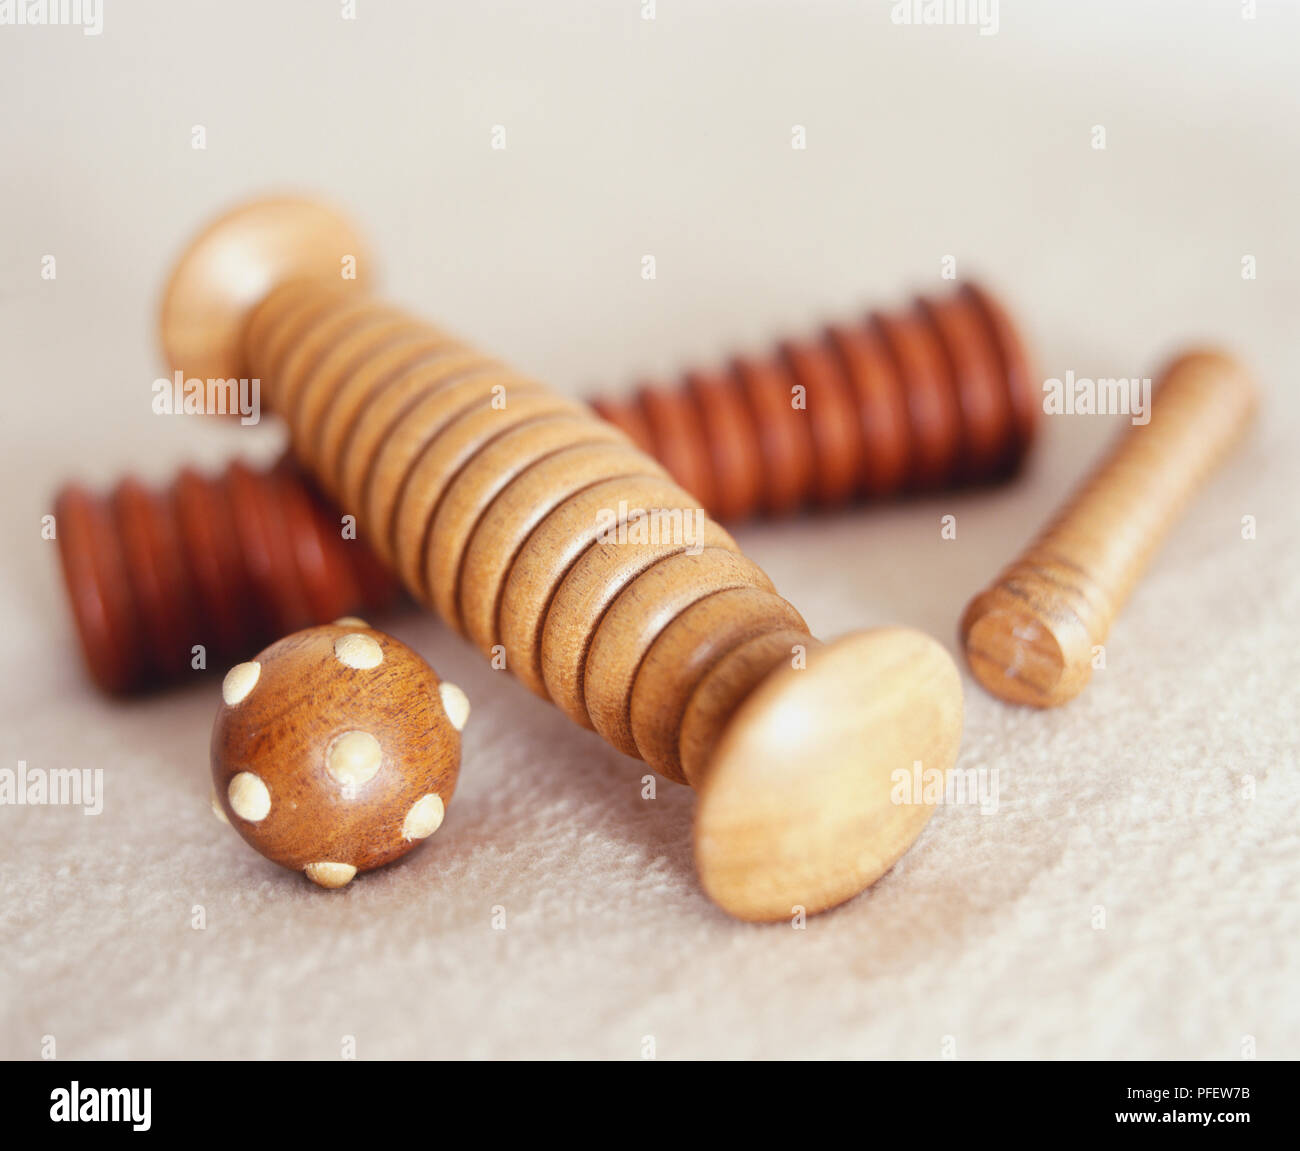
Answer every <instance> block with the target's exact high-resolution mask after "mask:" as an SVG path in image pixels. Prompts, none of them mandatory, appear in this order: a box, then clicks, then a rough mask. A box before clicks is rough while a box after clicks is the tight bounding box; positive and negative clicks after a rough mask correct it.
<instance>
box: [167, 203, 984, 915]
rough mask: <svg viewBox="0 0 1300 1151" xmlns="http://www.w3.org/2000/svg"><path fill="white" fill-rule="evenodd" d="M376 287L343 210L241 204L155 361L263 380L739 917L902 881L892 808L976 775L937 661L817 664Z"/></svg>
mask: <svg viewBox="0 0 1300 1151" xmlns="http://www.w3.org/2000/svg"><path fill="white" fill-rule="evenodd" d="M349 258H351V260H354V261H355V264H356V267H357V269H358V271H359V275H358V278H357V279H355V280H345V279H343V278H342V277H341V275H340V268H342V267H346V266H348V265H349V263H350V260H349ZM367 269H368V261H367V260H366V258H365V256H364V254H363V250H362V245H361V241H360V239H359V238H358V236H357V235H356V233H355V232H354V231H353V230H352V228H351V227H350V225H349V224H348V223H347V222H346V221H345V220H344V219H342V218H341V217H339V216H337V215H336V214H334V213H333V212H331V211H329V210H328V209H325V208H323V207H321V206H320V205H318V204H315V203H311V202H307V201H296V200H276V201H262V202H257V203H253V204H250V205H248V206H246V207H244V208H241V209H239V210H237V211H235V212H233V213H230V214H229V215H227V216H225V217H223V218H222V219H221V220H220V221H218V222H217V223H216V224H215V225H213V226H212V227H210V228H209V229H208V230H207V231H206V232H204V233H203V234H202V235H201V236H200V237H199V239H198V240H197V241H196V242H195V243H194V244H193V245H192V246H191V247H190V248H189V250H188V251H187V252H186V253H185V254H184V255H183V257H182V259H181V261H180V262H179V264H178V266H177V269H176V271H175V272H174V274H173V276H172V279H171V282H170V285H169V287H168V289H167V292H166V298H165V300H164V303H163V310H162V337H163V343H164V347H165V348H166V350H167V353H168V356H169V358H170V360H171V362H172V365H173V367H174V368H176V369H180V370H183V371H184V372H185V373H186V374H187V375H190V376H202V377H207V376H221V377H226V378H228V377H231V376H235V377H239V376H247V377H250V378H253V377H256V378H258V379H260V380H261V383H262V390H263V399H264V401H265V403H266V405H267V407H268V408H270V409H271V410H273V411H275V412H277V413H278V414H279V415H281V416H283V417H284V419H285V420H286V421H287V423H288V425H289V429H290V435H291V441H292V444H293V449H294V452H295V454H296V455H297V457H298V459H299V460H300V461H301V462H302V463H303V464H304V466H305V467H307V468H308V469H309V470H310V471H311V472H312V473H313V474H314V476H315V477H316V479H317V481H318V482H319V483H320V484H321V486H322V487H323V488H324V489H325V490H326V491H327V492H329V493H330V494H331V495H333V496H334V497H335V498H336V499H337V500H338V501H339V504H340V507H341V509H342V511H343V512H345V513H349V514H352V515H355V516H356V517H357V523H358V527H359V529H360V531H361V533H362V535H363V536H365V537H366V538H367V539H368V540H369V542H370V543H371V545H372V546H373V547H374V548H375V550H376V551H377V552H378V553H379V554H380V555H381V556H382V557H384V558H385V559H387V560H388V561H389V562H390V563H391V564H393V565H394V566H395V567H396V569H397V571H398V572H399V573H400V574H401V576H402V579H403V581H404V582H405V584H406V586H407V587H408V588H409V590H410V591H411V593H412V594H413V595H414V596H415V597H416V598H417V599H418V600H420V601H421V602H423V603H425V604H426V605H429V606H430V607H433V608H435V609H436V610H437V611H438V613H439V614H440V615H441V616H442V618H443V619H444V620H446V622H447V623H448V624H449V625H451V626H452V627H454V628H455V629H457V630H458V631H459V632H461V633H462V634H463V635H465V636H467V637H468V638H469V639H470V640H472V641H473V643H474V644H475V645H477V646H478V647H479V648H480V649H481V650H482V651H483V652H484V653H486V654H489V655H494V656H498V657H499V656H501V655H504V657H505V661H506V666H507V667H508V668H509V670H511V671H513V672H514V673H515V674H516V675H518V676H519V677H520V678H521V679H522V680H523V681H524V682H525V683H526V684H527V685H528V686H529V687H530V688H531V689H532V690H533V691H535V692H537V693H538V694H539V695H542V696H544V697H546V698H549V699H551V700H553V701H554V702H555V703H556V704H557V706H559V707H560V708H562V709H563V710H564V711H565V712H566V713H567V714H568V715H569V716H570V717H572V718H573V719H574V720H575V721H577V722H578V723H580V724H583V725H585V726H588V727H593V728H595V730H596V731H598V732H599V733H600V734H601V735H602V736H603V737H604V738H605V739H607V740H608V741H609V742H610V743H611V744H613V745H614V746H615V747H617V748H619V749H620V750H622V751H625V752H627V753H628V754H630V755H635V756H639V757H640V758H643V759H645V760H646V761H647V762H648V763H650V764H651V765H652V766H653V767H654V768H655V769H656V770H658V771H659V772H661V773H662V774H663V775H665V776H667V777H668V778H670V779H674V780H680V781H683V782H686V783H689V784H690V785H691V786H692V787H694V788H695V789H696V790H697V791H698V793H699V804H698V808H697V813H696V827H695V856H696V862H697V865H698V868H699V873H700V877H701V880H702V882H703V885H704V887H705V889H706V890H707V891H708V893H709V894H710V896H712V898H713V899H714V900H716V901H717V903H718V904H719V905H721V906H722V907H723V908H725V909H726V910H727V911H729V912H730V913H732V914H733V915H737V916H740V917H741V918H744V919H752V920H774V919H783V918H788V917H790V916H792V915H795V914H797V913H798V911H799V910H800V909H803V910H804V911H806V912H808V913H812V912H816V911H821V910H824V909H825V908H828V907H832V906H834V905H836V904H838V903H840V902H842V901H844V900H846V899H848V898H850V897H851V896H853V895H855V894H856V893H857V892H859V891H861V890H862V889H863V888H865V887H867V886H868V885H869V884H871V883H872V882H873V881H874V880H875V879H877V878H878V877H879V876H880V875H882V874H883V873H884V872H885V871H887V870H888V869H889V868H890V867H891V866H892V865H893V863H894V862H895V861H896V860H897V859H898V858H899V856H900V855H902V854H903V852H904V851H906V849H907V848H908V846H909V845H910V844H911V843H912V842H913V841H914V840H915V839H916V837H917V835H918V834H919V833H920V830H921V828H922V827H923V826H924V825H925V822H926V820H927V819H928V818H929V816H930V815H931V813H932V810H933V809H932V807H931V806H929V805H926V804H923V803H916V804H902V803H895V802H894V795H895V792H896V789H895V787H894V783H895V782H896V781H897V780H898V779H899V778H900V776H901V774H906V775H908V776H910V773H911V772H912V770H913V766H914V764H915V763H916V762H917V761H920V762H921V763H922V764H923V765H924V766H925V767H927V768H935V769H938V770H941V771H946V770H947V769H948V768H949V767H951V765H952V763H953V761H954V759H955V758H956V755H957V749H958V744H959V742H960V737H961V713H962V699H961V683H960V677H959V675H958V673H957V670H956V667H955V666H954V664H953V662H952V660H951V659H950V658H949V656H948V654H947V653H946V652H945V651H944V649H943V648H942V647H941V646H940V645H939V644H938V643H936V642H935V641H934V640H932V639H930V638H929V637H927V636H924V635H921V634H919V633H917V632H913V631H909V630H906V629H901V628H890V629H880V630H876V631H870V632H860V633H855V634H851V635H848V636H844V637H843V638H841V639H838V640H836V641H834V642H832V643H829V644H822V643H820V642H818V641H817V640H815V639H813V638H812V636H810V635H809V634H808V629H807V627H806V626H805V624H804V622H803V619H802V618H801V617H800V615H799V613H798V612H797V611H796V610H795V609H794V608H793V607H792V606H791V605H790V604H789V603H787V602H786V601H785V600H784V599H782V598H781V597H780V596H779V595H778V594H777V593H776V591H775V590H774V589H773V587H772V583H771V581H770V580H769V579H768V578H767V576H766V575H765V574H764V573H763V572H762V571H761V570H760V569H759V568H758V567H757V566H756V565H755V564H753V563H752V562H751V561H750V560H748V559H746V558H745V557H744V556H743V555H741V554H740V552H739V550H738V549H737V547H736V544H735V542H734V541H733V540H732V538H731V537H730V536H729V535H728V534H727V533H726V532H725V531H724V530H723V529H722V528H721V527H719V526H718V525H717V524H716V523H714V522H713V521H712V520H710V519H709V518H708V517H707V516H704V515H703V513H702V512H699V509H698V501H697V500H696V499H695V497H694V496H693V495H691V494H689V493H688V492H686V491H684V490H682V489H681V488H680V487H678V486H677V485H676V484H675V483H674V482H673V481H672V478H671V477H670V476H669V474H668V473H667V471H665V469H664V468H663V467H662V466H661V465H660V464H659V463H657V462H656V461H655V460H654V459H652V458H651V457H650V456H648V455H646V454H645V453H644V452H642V451H641V450H640V449H638V448H637V447H635V446H634V445H633V443H632V442H631V440H629V439H628V438H627V437H626V436H625V435H624V434H623V433H622V432H620V431H618V430H617V429H615V428H613V427H612V426H611V425H610V424H608V423H606V422H604V421H602V420H601V419H599V418H598V417H597V416H596V415H595V414H594V413H593V412H591V411H590V409H588V408H586V407H585V406H583V405H581V404H578V403H575V402H573V401H569V400H566V399H564V398H562V397H558V396H556V395H555V394H553V393H552V392H550V391H548V390H547V389H546V388H544V387H543V386H542V385H540V384H539V383H537V382H536V381H534V380H532V379H529V378H528V377H526V376H522V375H519V374H518V373H516V372H514V371H513V370H511V369H510V368H507V367H505V366H504V365H502V364H500V363H498V362H497V361H495V360H492V359H490V358H489V357H487V356H483V355H481V354H479V353H477V352H475V351H474V350H473V349H470V348H467V347H466V346H464V345H463V344H461V343H460V342H459V341H457V340H454V339H452V338H450V337H448V336H446V335H444V334H443V333H441V332H439V331H437V330H436V329H434V328H432V327H430V326H428V325H426V324H422V323H419V322H417V321H415V320H414V319H412V318H411V317H408V316H406V315H405V314H404V313H402V312H400V311H399V310H397V309H395V308H391V307H388V306H386V305H382V304H379V303H377V302H376V301H375V300H374V299H373V298H372V297H371V296H370V295H369V293H368V289H367V287H366V285H365V282H364V278H363V277H364V274H365V271H366V270H367ZM647 511H653V512H656V513H658V514H657V515H656V516H655V517H654V518H653V520H652V519H651V518H650V517H648V516H647V515H646V514H644V513H645V512H647ZM697 512H698V517H697ZM652 523H653V524H654V525H655V526H656V527H657V528H659V529H661V530H659V531H658V532H657V533H656V532H651V531H649V530H648V529H649V527H650V525H651V524H652ZM688 526H689V528H690V529H691V530H690V531H689V532H688V530H687V527H688ZM697 526H698V530H696V529H697Z"/></svg>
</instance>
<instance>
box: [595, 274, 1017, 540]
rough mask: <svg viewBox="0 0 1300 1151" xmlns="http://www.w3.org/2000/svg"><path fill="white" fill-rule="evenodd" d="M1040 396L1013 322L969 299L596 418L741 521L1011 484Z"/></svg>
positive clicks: (953, 297) (651, 394) (645, 391)
mask: <svg viewBox="0 0 1300 1151" xmlns="http://www.w3.org/2000/svg"><path fill="white" fill-rule="evenodd" d="M1032 380H1033V370H1032V368H1031V365H1030V362H1029V359H1028V356H1027V353H1026V351H1025V346H1024V343H1023V342H1022V341H1021V339H1020V336H1019V334H1018V333H1017V331H1016V328H1015V325H1014V324H1013V323H1012V322H1011V320H1010V318H1009V317H1008V315H1007V312H1006V310H1005V309H1004V308H1003V307H1002V305H1001V304H1000V303H998V301H997V300H996V299H995V298H994V297H993V296H992V295H991V294H990V293H989V292H987V291H986V290H984V289H983V288H980V287H977V286H976V285H974V284H964V285H961V286H959V287H958V288H957V289H956V290H955V291H954V292H952V293H951V294H950V295H947V296H945V297H942V298H931V297H923V298H921V299H919V300H917V301H915V303H913V305H912V306H911V307H909V308H907V309H905V310H900V311H897V312H874V313H872V314H871V315H870V316H868V317H867V318H865V319H864V320H862V321H860V322H859V323H856V324H834V325H831V326H830V327H828V328H826V329H825V330H824V331H823V332H821V333H820V334H818V335H816V336H813V337H810V338H808V339H804V340H786V341H783V342H781V343H780V344H778V345H777V347H776V349H775V350H774V351H772V352H771V353H769V354H768V355H766V356H762V357H757V358H754V357H748V356H742V357H738V358H736V359H735V360H734V361H733V362H732V363H731V364H730V366H728V367H726V368H721V369H716V370H711V371H689V372H687V373H685V375H684V377H683V379H682V381H681V383H680V384H678V385H676V386H673V387H655V386H648V387H643V388H641V389H640V390H639V391H638V392H636V393H635V394H634V395H633V396H632V397H631V398H629V399H612V398H611V399H607V398H597V399H595V400H593V401H592V407H594V408H595V410H596V411H597V412H598V413H599V414H600V415H601V416H603V417H604V418H605V419H607V420H609V421H610V422H611V423H613V424H616V425H617V426H618V427H620V428H622V429H623V430H624V431H625V432H627V433H628V435H630V436H631V437H632V438H633V439H634V440H635V441H636V442H637V444H638V445H639V446H640V447H642V448H644V449H645V450H646V451H648V452H650V453H651V454H652V455H654V456H656V457H657V458H658V459H659V460H660V462H661V463H663V464H664V466H665V467H667V468H668V470H669V471H670V472H671V473H672V475H673V478H674V479H676V480H677V482H678V483H680V484H681V485H682V486H683V487H685V488H686V489H687V490H688V491H690V492H693V493H694V494H695V495H696V496H697V497H698V498H699V499H700V501H701V503H703V504H704V506H705V508H706V509H708V511H709V512H710V513H711V514H712V515H714V516H716V517H717V518H719V519H722V520H731V521H735V520H741V519H745V518H747V517H750V516H754V515H769V516H771V515H784V514H788V513H790V512H793V511H796V510H798V509H800V508H804V507H823V508H827V507H839V506H842V505H844V504H847V503H850V502H853V501H857V500H863V499H886V498H889V497H892V496H897V495H901V494H903V493H907V492H924V491H939V490H946V489H950V488H953V487H957V486H961V485H968V484H981V483H989V482H992V481H995V480H998V479H1003V478H1005V477H1007V476H1009V475H1011V474H1012V473H1014V472H1015V471H1016V469H1017V468H1018V467H1019V466H1020V464H1021V462H1022V461H1023V460H1024V458H1025V455H1026V453H1027V452H1028V450H1029V446H1030V443H1031V442H1032V440H1033V436H1034V424H1035V413H1036V412H1037V409H1038V404H1037V398H1036V395H1035V392H1034V390H1033V386H1032Z"/></svg>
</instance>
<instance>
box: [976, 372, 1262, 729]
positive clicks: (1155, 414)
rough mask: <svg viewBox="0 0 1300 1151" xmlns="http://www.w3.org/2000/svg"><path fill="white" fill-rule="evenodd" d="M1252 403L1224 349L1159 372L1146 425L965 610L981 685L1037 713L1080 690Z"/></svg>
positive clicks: (1246, 380) (1251, 389)
mask: <svg viewBox="0 0 1300 1151" xmlns="http://www.w3.org/2000/svg"><path fill="white" fill-rule="evenodd" d="M1255 404H1256V390H1255V386H1254V384H1253V383H1252V382H1251V380H1250V377H1249V376H1248V375H1247V373H1246V371H1245V369H1244V368H1243V367H1242V366H1241V365H1240V364H1239V363H1238V362H1237V361H1236V360H1234V359H1232V358H1231V357H1230V356H1228V355H1225V354H1223V353H1221V352H1215V351H1197V352H1189V353H1187V354H1185V355H1182V356H1180V357H1179V358H1178V359H1176V360H1174V361H1173V362H1172V363H1171V364H1170V365H1169V366H1168V367H1167V368H1166V369H1165V371H1164V372H1163V373H1162V374H1161V377H1160V379H1159V381H1158V382H1157V386H1156V389H1155V394H1154V397H1153V400H1152V404H1151V419H1150V422H1149V423H1147V424H1142V425H1135V426H1133V427H1131V428H1130V429H1129V430H1128V431H1127V432H1125V434H1124V435H1123V437H1122V438H1121V439H1120V441H1119V442H1118V443H1117V444H1116V445H1115V447H1114V448H1113V449H1112V450H1111V452H1110V453H1109V455H1107V456H1106V458H1105V459H1104V460H1103V461H1102V462H1101V463H1100V464H1099V465H1098V467H1097V468H1096V470H1095V471H1093V473H1092V474H1091V476H1090V477H1089V478H1088V479H1087V480H1086V481H1085V482H1084V483H1083V484H1082V486H1080V487H1079V489H1078V490H1077V491H1076V492H1075V493H1074V495H1073V496H1072V497H1071V499H1070V500H1069V502H1068V503H1067V504H1066V505H1065V507H1064V508H1063V509H1062V510H1061V511H1060V512H1059V513H1058V514H1057V516H1056V517H1055V518H1054V519H1053V520H1052V521H1051V522H1050V524H1049V525H1048V527H1047V528H1046V529H1045V530H1044V531H1043V532H1042V534H1041V535H1040V536H1039V537H1038V538H1037V540H1036V541H1035V542H1034V543H1033V544H1032V545H1031V546H1030V547H1029V548H1028V549H1027V550H1026V551H1025V552H1024V553H1023V554H1022V555H1021V556H1020V557H1019V558H1018V559H1017V560H1016V561H1015V562H1014V563H1013V564H1011V565H1010V566H1009V567H1008V568H1007V569H1006V570H1005V571H1003V572H1002V574H1001V575H1000V576H999V577H998V579H997V581H996V582H995V583H994V584H993V585H992V586H991V587H989V588H988V589H986V590H985V591H983V592H981V593H980V594H979V595H978V596H976V597H975V599H974V600H972V601H971V603H970V605H969V606H968V607H967V609H966V613H965V615H964V617H963V619H962V624H961V633H962V641H963V644H964V646H965V649H966V657H967V659H968V660H969V662H970V667H971V670H972V672H974V674H975V677H976V678H977V679H978V680H979V681H980V683H981V684H983V685H984V687H986V688H987V689H988V690H989V691H991V692H992V693H993V694H994V695H997V696H1000V697H1001V698H1002V699H1005V700H1007V701H1009V702H1011V703H1023V704H1030V705H1033V706H1035V707H1055V706H1057V705H1059V704H1062V703H1065V702H1067V701H1068V700H1071V699H1073V698H1074V697H1075V696H1076V695H1078V694H1079V692H1081V691H1082V690H1083V688H1084V687H1085V685H1086V684H1087V683H1088V680H1089V678H1090V676H1091V674H1092V664H1093V649H1094V647H1095V646H1096V645H1098V644H1102V643H1104V642H1105V640H1106V637H1107V635H1108V633H1109V632H1110V627H1111V623H1112V622H1113V621H1114V619H1115V617H1116V615H1118V614H1119V611H1120V610H1121V608H1123V606H1124V603H1125V601H1126V600H1127V599H1128V596H1129V593H1130V592H1131V591H1132V590H1133V587H1134V585H1135V584H1136V583H1137V581H1138V579H1139V578H1141V575H1142V573H1143V572H1144V571H1145V570H1146V568H1147V565H1148V564H1149V563H1150V562H1151V559H1152V557H1153V556H1154V554H1155V552H1156V549H1157V548H1158V547H1159V546H1160V543H1161V542H1162V541H1163V539H1164V537H1165V535H1166V533H1167V532H1168V531H1169V529H1170V528H1171V527H1172V526H1173V524H1174V522H1175V521H1176V519H1177V518H1178V515H1179V513H1180V512H1181V511H1182V509H1183V506H1184V505H1185V504H1186V503H1187V501H1188V500H1189V499H1190V498H1191V497H1192V495H1193V494H1194V493H1195V492H1196V490H1197V489H1198V488H1199V487H1200V486H1201V484H1202V483H1203V482H1204V480H1205V479H1206V477H1207V476H1208V475H1209V474H1210V473H1211V472H1212V471H1213V469H1214V468H1215V466H1216V465H1217V464H1218V463H1219V462H1220V460H1221V459H1222V458H1223V457H1224V455H1225V454H1226V453H1227V452H1228V451H1229V449H1230V448H1231V447H1232V446H1233V445H1234V444H1235V443H1236V442H1237V440H1238V439H1239V438H1240V437H1241V435H1242V433H1243V432H1244V430H1245V429H1246V427H1247V426H1248V425H1249V423H1250V420H1251V417H1252V415H1253V413H1254V410H1255Z"/></svg>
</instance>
